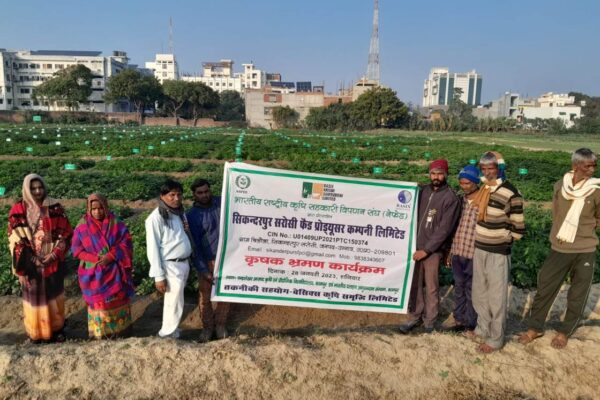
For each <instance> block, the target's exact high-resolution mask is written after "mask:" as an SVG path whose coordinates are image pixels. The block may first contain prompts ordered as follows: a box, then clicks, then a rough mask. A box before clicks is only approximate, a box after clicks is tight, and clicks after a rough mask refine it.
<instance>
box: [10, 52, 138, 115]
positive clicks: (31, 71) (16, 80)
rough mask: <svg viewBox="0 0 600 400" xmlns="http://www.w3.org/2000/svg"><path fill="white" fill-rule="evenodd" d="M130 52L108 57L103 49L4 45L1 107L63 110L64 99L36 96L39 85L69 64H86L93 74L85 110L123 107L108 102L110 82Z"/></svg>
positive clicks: (110, 109)
mask: <svg viewBox="0 0 600 400" xmlns="http://www.w3.org/2000/svg"><path fill="white" fill-rule="evenodd" d="M128 62H129V59H128V58H127V53H125V52H122V51H115V52H113V55H112V56H109V57H104V56H102V55H101V52H99V51H66V50H37V51H33V50H17V51H8V50H5V49H0V110H15V109H16V110H45V111H62V110H66V109H67V107H66V106H65V105H62V104H60V103H54V102H52V103H49V102H44V101H42V102H39V101H37V100H35V99H34V98H33V90H34V88H35V87H36V86H38V85H40V84H42V83H43V82H44V81H46V80H48V79H50V78H52V77H53V75H54V74H55V73H56V72H58V71H60V70H63V69H65V68H68V67H70V66H73V65H77V64H82V65H85V66H86V67H88V68H89V69H90V70H91V71H92V74H93V79H92V95H91V96H90V97H89V102H88V103H85V104H80V107H79V109H80V110H82V111H100V112H110V111H121V110H122V108H121V106H122V105H119V104H116V105H113V104H105V103H104V92H105V88H106V82H107V80H108V78H110V77H111V76H113V75H115V74H118V73H119V72H120V71H122V70H123V69H125V68H130V66H129V65H128Z"/></svg>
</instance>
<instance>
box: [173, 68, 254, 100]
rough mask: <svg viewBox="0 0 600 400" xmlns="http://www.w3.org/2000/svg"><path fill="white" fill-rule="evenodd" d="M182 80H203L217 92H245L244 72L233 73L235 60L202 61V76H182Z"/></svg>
mask: <svg viewBox="0 0 600 400" xmlns="http://www.w3.org/2000/svg"><path fill="white" fill-rule="evenodd" d="M181 80H184V81H187V82H202V83H204V84H205V85H207V86H208V87H210V88H211V89H212V90H214V91H215V92H219V93H221V92H224V91H226V90H235V91H236V92H238V93H242V92H243V90H242V89H243V82H242V81H243V79H242V74H240V73H237V74H234V73H233V61H231V60H221V61H219V62H204V63H202V76H182V77H181Z"/></svg>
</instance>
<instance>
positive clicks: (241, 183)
mask: <svg viewBox="0 0 600 400" xmlns="http://www.w3.org/2000/svg"><path fill="white" fill-rule="evenodd" d="M235 186H237V187H239V188H240V189H248V187H250V178H249V177H248V175H240V176H238V177H237V178H235Z"/></svg>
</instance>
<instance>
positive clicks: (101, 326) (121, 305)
mask: <svg viewBox="0 0 600 400" xmlns="http://www.w3.org/2000/svg"><path fill="white" fill-rule="evenodd" d="M71 251H72V252H73V256H74V257H77V258H79V260H81V262H80V264H79V270H78V274H79V286H80V287H81V292H82V294H83V298H84V300H85V302H86V303H87V305H88V334H89V337H90V338H95V339H102V338H107V339H108V338H115V337H122V336H126V335H128V334H129V333H130V331H131V306H130V304H131V297H132V296H133V294H134V287H133V281H132V259H133V245H132V242H131V235H130V234H129V230H128V229H127V226H126V225H125V224H124V223H123V222H122V221H120V220H119V219H117V217H115V215H114V214H113V213H112V212H110V211H109V209H108V201H107V200H106V198H105V197H104V196H102V195H99V194H92V195H90V196H89V197H88V199H87V213H86V214H85V215H84V216H83V218H82V219H81V220H80V221H79V223H78V224H77V227H76V228H75V232H74V234H73V243H72V245H71Z"/></svg>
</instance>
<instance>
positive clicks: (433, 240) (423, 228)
mask: <svg viewBox="0 0 600 400" xmlns="http://www.w3.org/2000/svg"><path fill="white" fill-rule="evenodd" d="M447 176H448V161H446V160H435V161H432V162H431V164H430V165H429V178H430V180H431V183H430V184H428V185H425V186H423V187H422V189H421V193H420V195H419V216H418V227H417V250H416V251H415V253H414V254H413V260H414V261H415V262H416V264H415V270H414V273H413V281H412V287H411V294H410V304H409V310H410V311H409V315H408V320H407V322H406V323H404V324H403V325H401V326H400V332H401V333H404V334H406V333H408V332H410V330H412V329H413V328H415V327H416V326H418V325H419V324H420V323H423V326H424V328H425V332H428V333H430V332H432V331H433V329H434V323H435V321H436V318H437V316H438V308H439V302H440V299H439V281H438V272H439V266H440V262H441V261H442V257H443V252H444V250H446V249H448V248H449V240H450V239H451V238H452V234H453V233H454V228H455V227H456V222H457V221H458V218H459V215H460V202H459V199H458V197H457V196H456V194H455V193H454V191H453V190H452V189H451V188H450V187H449V186H448V184H447V182H446V178H447Z"/></svg>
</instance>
